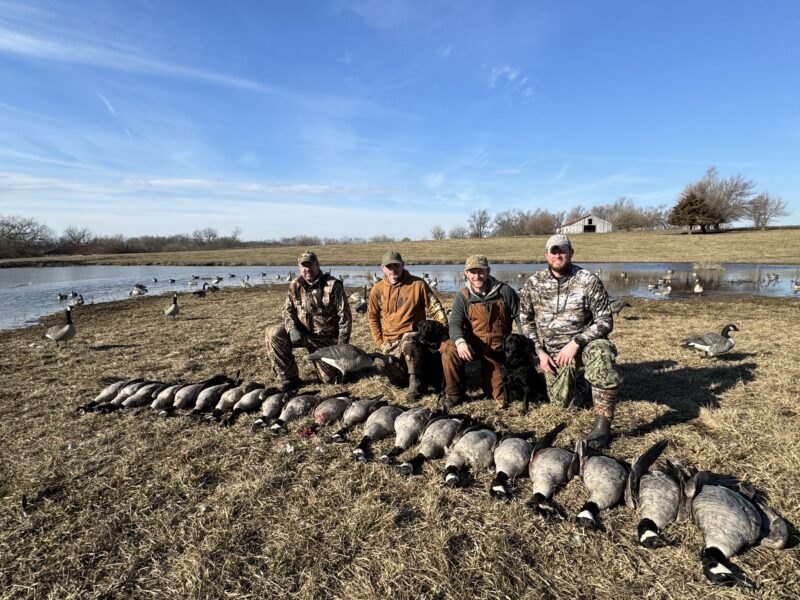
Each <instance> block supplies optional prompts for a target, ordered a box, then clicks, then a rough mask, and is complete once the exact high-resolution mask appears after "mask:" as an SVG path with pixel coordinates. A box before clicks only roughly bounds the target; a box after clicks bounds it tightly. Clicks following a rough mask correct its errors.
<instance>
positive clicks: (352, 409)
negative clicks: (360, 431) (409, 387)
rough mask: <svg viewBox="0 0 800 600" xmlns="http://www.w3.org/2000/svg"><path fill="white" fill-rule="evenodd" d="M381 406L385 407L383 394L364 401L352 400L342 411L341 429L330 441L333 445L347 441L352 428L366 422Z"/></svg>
mask: <svg viewBox="0 0 800 600" xmlns="http://www.w3.org/2000/svg"><path fill="white" fill-rule="evenodd" d="M382 406H386V402H385V401H384V399H383V394H378V395H377V396H373V397H372V398H366V399H364V400H354V401H353V403H352V404H351V405H350V406H348V407H347V409H346V410H345V411H344V415H343V416H342V427H341V429H339V430H338V431H337V432H336V433H334V434H333V435H332V436H331V441H332V442H335V443H341V442H344V441H345V440H346V439H347V434H348V432H349V431H350V430H351V429H353V427H355V426H356V425H359V424H361V423H363V422H364V421H366V420H367V419H368V418H369V416H370V415H371V414H372V413H373V412H375V411H376V410H378V409H379V408H381V407H382Z"/></svg>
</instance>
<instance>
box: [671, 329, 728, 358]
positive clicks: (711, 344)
mask: <svg viewBox="0 0 800 600" xmlns="http://www.w3.org/2000/svg"><path fill="white" fill-rule="evenodd" d="M731 331H739V328H738V327H737V326H736V325H734V324H733V323H728V324H727V325H725V327H723V328H722V332H720V333H704V334H703V335H697V336H694V337H689V338H686V339H685V340H681V347H682V348H694V349H695V350H699V351H700V352H704V353H705V355H706V357H711V356H719V355H720V354H724V353H726V352H730V351H731V350H733V347H734V346H735V345H736V340H734V339H733V338H732V337H730V332H731Z"/></svg>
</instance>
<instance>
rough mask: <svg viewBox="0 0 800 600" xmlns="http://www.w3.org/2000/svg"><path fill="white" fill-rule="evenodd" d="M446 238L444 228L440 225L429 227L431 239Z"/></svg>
mask: <svg viewBox="0 0 800 600" xmlns="http://www.w3.org/2000/svg"><path fill="white" fill-rule="evenodd" d="M445 237H447V234H446V233H445V232H444V227H442V226H441V225H434V226H433V227H431V238H433V239H434V240H443V239H444V238H445Z"/></svg>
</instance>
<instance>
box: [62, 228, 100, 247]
mask: <svg viewBox="0 0 800 600" xmlns="http://www.w3.org/2000/svg"><path fill="white" fill-rule="evenodd" d="M91 239H92V232H91V231H89V228H88V227H78V226H77V225H70V226H69V227H67V228H66V229H65V230H64V233H62V234H61V239H60V241H61V243H62V244H70V245H72V246H83V245H85V244H88V243H89V241H90V240H91Z"/></svg>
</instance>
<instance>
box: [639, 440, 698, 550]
mask: <svg viewBox="0 0 800 600" xmlns="http://www.w3.org/2000/svg"><path fill="white" fill-rule="evenodd" d="M666 446H667V440H662V441H661V442H658V443H657V444H656V445H655V446H653V447H652V448H650V449H649V450H648V451H647V452H645V453H644V454H642V455H641V456H640V457H638V458H637V459H636V460H635V461H634V463H633V466H632V467H631V471H630V473H628V481H627V483H626V484H625V504H626V505H627V506H628V507H629V508H633V509H638V510H639V516H640V521H639V526H638V539H639V543H640V544H641V545H642V546H644V547H645V548H661V547H663V546H666V545H667V541H666V540H665V539H664V538H663V537H662V536H661V530H662V529H664V527H666V526H667V525H669V524H670V523H672V522H673V521H675V520H676V519H677V518H678V513H679V512H680V508H681V506H682V505H683V487H684V483H685V481H686V478H685V476H684V473H683V471H682V470H681V468H680V467H679V466H677V465H675V464H674V463H672V462H670V461H666V467H665V468H664V469H659V470H654V471H648V469H649V467H650V465H648V464H647V463H648V462H649V463H650V464H653V463H654V462H655V461H656V459H657V458H658V455H659V454H660V453H661V452H663V450H664V448H666Z"/></svg>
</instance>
